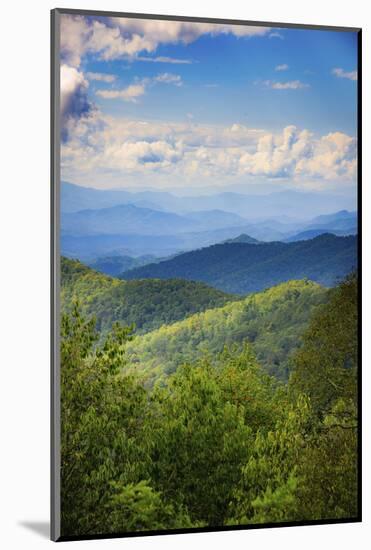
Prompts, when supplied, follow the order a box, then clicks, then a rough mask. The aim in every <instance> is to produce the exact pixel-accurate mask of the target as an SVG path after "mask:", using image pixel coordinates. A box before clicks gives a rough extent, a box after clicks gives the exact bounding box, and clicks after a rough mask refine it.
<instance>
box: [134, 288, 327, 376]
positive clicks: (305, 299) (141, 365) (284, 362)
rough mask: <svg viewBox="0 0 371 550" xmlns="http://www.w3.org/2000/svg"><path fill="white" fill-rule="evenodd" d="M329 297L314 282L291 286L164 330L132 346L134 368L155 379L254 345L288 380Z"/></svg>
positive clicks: (271, 368) (262, 360)
mask: <svg viewBox="0 0 371 550" xmlns="http://www.w3.org/2000/svg"><path fill="white" fill-rule="evenodd" d="M327 292H328V291H327V290H326V289H324V288H323V287H321V286H320V285H318V284H316V283H313V282H311V281H289V282H287V283H282V284H280V285H278V286H275V287H273V288H270V289H268V290H265V291H264V292H260V293H257V294H253V295H251V296H248V297H247V298H245V299H243V300H239V301H237V302H233V303H229V304H227V305H225V306H223V307H221V308H215V309H212V310H208V311H205V312H203V313H198V314H196V315H193V316H192V317H190V318H188V319H185V320H183V321H180V322H177V323H174V324H172V325H170V326H163V327H160V328H159V329H158V330H156V331H153V332H150V333H148V334H146V335H144V336H138V337H137V338H134V340H133V341H132V342H130V343H129V345H128V356H129V361H130V368H135V369H140V370H141V371H143V372H144V373H145V374H146V375H147V376H148V378H149V379H154V378H155V377H160V376H162V375H163V374H169V373H171V372H174V371H175V370H176V369H177V367H178V366H179V365H181V364H184V363H187V362H191V361H194V360H196V359H198V358H200V357H201V356H202V355H203V354H205V353H206V354H207V355H208V356H210V357H211V358H214V359H215V357H216V356H217V354H218V353H219V352H221V351H222V350H223V348H224V346H225V345H228V346H230V345H231V344H235V345H237V346H240V345H242V344H243V342H250V343H251V344H252V346H253V348H254V350H255V353H256V355H257V358H258V360H259V362H260V363H261V364H262V365H263V366H264V367H265V369H266V370H267V371H268V372H269V373H272V374H275V375H276V376H279V377H280V378H283V379H285V378H287V373H288V362H289V358H290V356H291V354H292V352H293V351H294V350H295V349H297V347H298V346H299V345H300V336H301V334H302V332H303V331H304V329H305V327H306V326H307V323H308V320H309V318H310V316H311V315H312V313H313V312H314V311H315V310H316V308H317V307H318V306H319V305H320V304H322V303H323V302H324V301H325V300H326V297H327Z"/></svg>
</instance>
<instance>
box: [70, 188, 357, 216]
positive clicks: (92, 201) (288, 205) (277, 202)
mask: <svg viewBox="0 0 371 550" xmlns="http://www.w3.org/2000/svg"><path fill="white" fill-rule="evenodd" d="M138 201H149V202H150V203H151V204H152V205H156V208H155V209H157V210H159V209H162V210H167V211H171V212H174V213H178V214H184V213H186V212H197V211H205V210H223V211H224V212H230V213H233V214H237V215H238V216H242V217H243V218H250V219H252V220H253V219H258V218H267V219H268V218H269V217H271V216H272V217H280V218H281V219H284V216H289V217H294V218H297V217H298V213H300V218H302V219H305V218H307V219H308V218H312V217H314V216H318V215H320V214H327V213H328V212H331V211H333V205H334V204H337V205H338V208H340V209H348V210H349V209H355V208H356V198H355V197H353V198H350V197H346V196H341V195H333V194H326V193H323V192H322V193H320V194H319V193H308V192H302V191H300V192H299V191H277V192H275V193H270V194H266V195H255V194H254V195H247V194H242V193H234V192H228V191H222V192H216V193H215V194H213V195H200V196H184V197H179V196H177V195H173V194H171V193H168V192H166V191H137V190H136V191H131V190H127V189H113V190H112V189H110V190H98V189H94V188H91V187H90V188H89V187H82V186H79V185H75V184H72V183H68V182H62V183H61V210H62V212H77V211H79V210H84V209H88V208H89V209H98V208H108V207H111V206H117V205H119V204H128V203H131V204H136V203H137V202H138ZM142 204H143V203H142Z"/></svg>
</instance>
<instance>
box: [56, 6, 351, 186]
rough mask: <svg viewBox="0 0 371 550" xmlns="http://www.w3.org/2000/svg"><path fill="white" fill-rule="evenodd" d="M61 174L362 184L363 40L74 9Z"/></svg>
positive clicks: (96, 180)
mask: <svg viewBox="0 0 371 550" xmlns="http://www.w3.org/2000/svg"><path fill="white" fill-rule="evenodd" d="M60 51H61V59H60V64H61V65H60V66H61V69H60V70H61V104H60V108H61V127H62V129H61V138H62V139H61V178H62V180H64V181H69V182H71V183H76V184H78V185H82V186H88V187H96V188H101V189H108V188H127V189H133V190H139V189H145V188H152V189H161V190H168V191H173V192H177V191H178V192H181V191H182V190H183V191H185V190H190V191H192V193H194V192H195V191H196V190H197V189H198V190H201V189H209V190H214V189H215V191H218V190H226V189H230V190H236V189H238V190H239V191H242V192H246V193H248V192H249V191H251V192H262V193H264V192H268V191H272V190H276V191H279V190H286V189H295V190H304V191H310V190H312V191H315V192H318V193H321V192H326V193H343V194H354V193H355V192H356V172H357V164H356V150H357V142H356V132H357V35H356V33H355V32H344V31H328V30H308V29H292V28H290V29H286V28H276V27H275V28H269V27H265V26H246V25H226V24H221V23H218V24H210V23H191V22H184V21H163V20H162V21H160V20H147V19H131V18H130V19H129V18H126V19H125V18H109V17H83V16H76V15H62V16H61V37H60Z"/></svg>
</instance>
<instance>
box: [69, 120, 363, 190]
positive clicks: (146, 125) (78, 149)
mask: <svg viewBox="0 0 371 550" xmlns="http://www.w3.org/2000/svg"><path fill="white" fill-rule="evenodd" d="M62 172H63V177H64V178H65V179H67V180H68V179H70V180H71V181H75V182H76V183H78V182H86V183H89V182H90V184H91V182H94V183H95V184H98V185H99V184H102V181H103V182H104V184H105V185H107V186H112V185H114V186H115V185H122V183H121V182H123V181H129V180H130V178H134V180H135V181H138V179H139V181H141V182H145V181H146V182H147V184H149V185H151V184H153V183H154V182H155V181H159V182H160V184H161V186H163V187H166V186H167V185H168V186H169V187H174V186H175V187H176V185H177V184H179V185H180V186H184V185H185V184H187V185H188V184H189V185H191V186H192V185H196V186H197V185H199V184H200V182H209V181H210V179H209V178H212V181H213V182H223V184H226V183H228V182H234V181H240V182H241V181H251V180H253V181H254V182H258V181H260V180H262V181H263V180H264V181H267V180H271V181H277V182H280V181H286V182H287V181H290V182H296V184H297V185H306V184H307V183H308V182H309V184H313V182H315V184H316V185H320V186H323V187H325V186H326V185H328V184H329V183H327V182H330V183H333V182H339V183H341V182H345V183H346V182H351V183H352V184H354V180H355V178H356V141H355V139H354V138H353V137H351V136H348V135H346V134H344V133H341V132H335V133H330V134H327V135H324V136H315V135H314V134H312V133H311V132H309V131H308V130H306V129H298V128H296V127H295V126H287V127H285V128H284V129H283V130H282V131H281V132H280V133H272V132H267V131H265V130H264V129H256V128H249V127H248V126H245V125H243V124H239V123H235V124H232V125H230V126H221V125H202V124H198V123H197V124H194V123H193V121H192V119H191V118H190V117H188V120H187V121H185V122H184V123H165V122H149V121H138V120H128V119H125V118H113V117H110V116H107V115H103V114H102V113H99V112H96V111H95V112H93V113H91V114H90V115H89V116H87V117H83V118H82V119H80V120H79V121H78V124H76V125H75V126H74V127H73V130H72V131H71V134H70V139H69V140H68V142H67V143H65V144H64V145H63V146H62ZM146 178H147V179H146ZM153 178H154V179H153ZM156 178H157V179H156ZM152 179H153V181H152ZM151 182H152V183H151ZM345 183H344V184H345Z"/></svg>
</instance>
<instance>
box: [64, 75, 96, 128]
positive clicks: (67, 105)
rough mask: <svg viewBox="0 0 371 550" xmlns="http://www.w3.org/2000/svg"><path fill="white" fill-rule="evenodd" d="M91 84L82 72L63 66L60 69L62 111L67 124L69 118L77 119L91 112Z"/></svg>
mask: <svg viewBox="0 0 371 550" xmlns="http://www.w3.org/2000/svg"><path fill="white" fill-rule="evenodd" d="M88 86H89V83H88V81H87V80H86V79H85V77H84V75H83V73H82V72H80V71H78V70H77V69H75V68H74V67H68V66H67V65H61V69H60V93H61V96H60V98H61V99H60V101H61V105H60V109H61V116H62V121H63V123H64V124H65V123H66V120H67V119H68V118H69V117H73V118H77V117H79V116H80V115H81V114H83V113H87V112H88V111H89V108H90V106H89V102H88V99H87V89H88Z"/></svg>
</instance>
